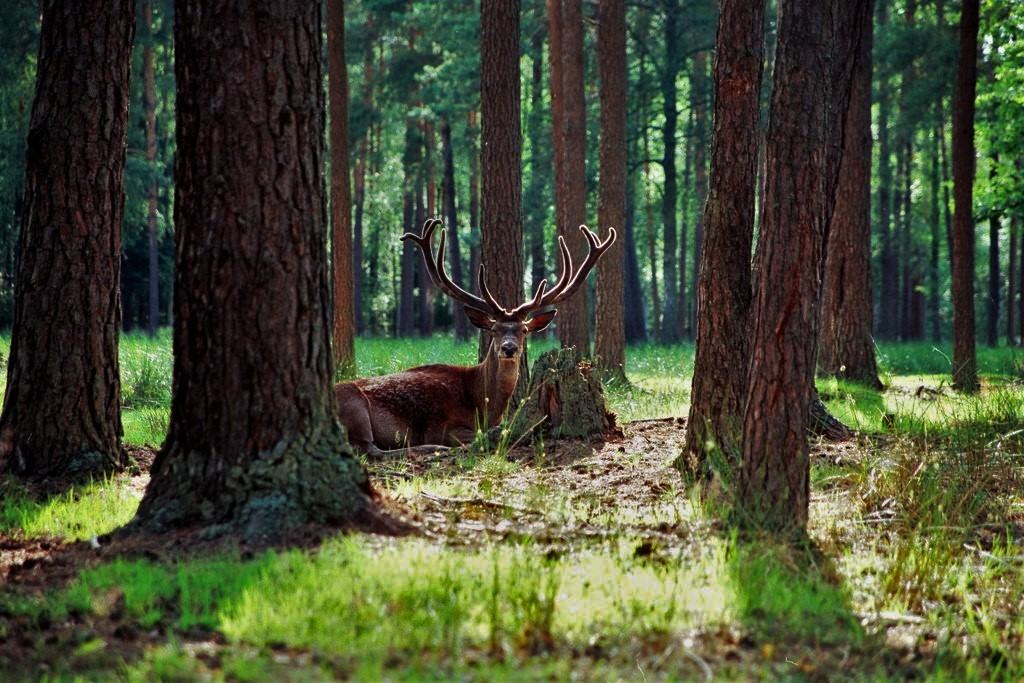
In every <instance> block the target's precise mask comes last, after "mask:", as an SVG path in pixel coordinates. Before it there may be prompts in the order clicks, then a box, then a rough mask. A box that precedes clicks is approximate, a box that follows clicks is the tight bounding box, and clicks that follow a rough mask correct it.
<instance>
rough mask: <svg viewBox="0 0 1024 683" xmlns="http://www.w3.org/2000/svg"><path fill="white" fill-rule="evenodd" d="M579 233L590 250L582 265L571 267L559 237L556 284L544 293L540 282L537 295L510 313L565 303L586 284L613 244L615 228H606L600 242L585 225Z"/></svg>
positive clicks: (570, 260) (564, 244)
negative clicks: (606, 235) (558, 264)
mask: <svg viewBox="0 0 1024 683" xmlns="http://www.w3.org/2000/svg"><path fill="white" fill-rule="evenodd" d="M580 232H582V233H583V236H584V237H586V238H587V244H588V245H589V247H590V249H589V251H588V252H587V258H586V259H584V261H583V265H581V266H580V267H579V268H578V269H576V268H574V267H573V263H572V254H571V253H570V252H569V247H568V245H566V243H565V238H564V237H561V236H559V238H558V251H559V253H560V254H561V263H562V265H561V269H560V272H559V274H558V282H556V283H555V286H554V287H552V288H551V289H550V290H548V291H545V289H546V287H547V280H541V283H540V285H539V286H538V287H537V293H536V295H535V296H534V297H533V300H531V301H529V302H527V303H524V304H522V305H521V306H519V307H518V308H516V309H515V310H514V311H512V313H520V312H522V311H524V310H527V311H532V310H535V309H538V308H544V307H545V306H553V305H554V304H557V303H558V302H560V301H565V300H566V299H568V298H569V297H570V296H572V295H573V294H575V293H576V290H578V289H579V288H580V286H581V285H582V284H583V283H584V282H586V280H587V275H589V274H590V271H591V270H593V268H594V265H596V264H597V262H598V260H599V259H600V258H601V257H602V256H603V255H604V252H606V251H608V248H609V247H610V246H611V245H612V244H613V243H614V242H615V237H616V234H617V233H616V232H615V228H608V237H606V238H605V239H604V241H601V240H599V239H598V238H597V235H595V234H594V233H593V232H591V231H590V229H589V228H587V226H585V225H581V226H580Z"/></svg>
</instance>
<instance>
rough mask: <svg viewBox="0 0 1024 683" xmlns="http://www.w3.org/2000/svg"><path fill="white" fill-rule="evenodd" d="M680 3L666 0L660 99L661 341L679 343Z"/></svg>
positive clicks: (681, 267)
mask: <svg viewBox="0 0 1024 683" xmlns="http://www.w3.org/2000/svg"><path fill="white" fill-rule="evenodd" d="M679 52H680V49H679V0H665V60H664V63H663V64H662V69H661V98H662V103H663V111H662V114H663V115H664V123H663V124H662V137H663V138H664V140H663V143H662V148H663V150H664V154H663V156H662V162H661V166H662V171H663V172H664V174H665V179H664V182H663V184H662V190H661V223H662V226H663V227H664V235H663V239H664V248H665V251H664V258H663V267H662V283H663V286H664V289H665V296H664V307H665V308H664V313H663V315H662V318H661V341H662V343H670V342H674V341H678V340H679V316H680V315H682V314H681V312H680V311H679V296H678V289H677V287H676V283H677V280H678V279H679V278H678V275H677V270H676V269H677V266H678V268H679V269H684V270H685V268H686V260H685V259H682V260H681V262H680V263H678V264H677V263H676V249H677V245H676V199H677V194H678V189H677V186H676V126H677V122H678V120H679V110H678V104H677V102H676V75H677V74H678V73H679V63H680V61H681V60H680V55H679Z"/></svg>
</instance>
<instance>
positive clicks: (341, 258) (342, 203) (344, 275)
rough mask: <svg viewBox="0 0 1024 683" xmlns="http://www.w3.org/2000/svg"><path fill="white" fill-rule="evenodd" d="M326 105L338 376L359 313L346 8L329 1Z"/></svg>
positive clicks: (352, 357) (349, 353)
mask: <svg viewBox="0 0 1024 683" xmlns="http://www.w3.org/2000/svg"><path fill="white" fill-rule="evenodd" d="M327 71H328V76H329V77H330V88H328V90H329V96H328V103H329V106H330V113H331V130H330V143H331V269H332V272H333V275H334V308H333V330H332V334H331V343H332V345H333V347H332V348H333V351H334V362H335V364H336V365H335V372H336V373H337V375H338V376H340V377H354V376H355V372H356V346H355V338H356V309H355V296H354V294H355V292H354V290H355V287H354V285H353V279H354V276H353V273H352V267H353V261H352V197H351V195H350V193H349V184H348V183H349V180H348V66H347V65H346V64H345V3H344V0H327Z"/></svg>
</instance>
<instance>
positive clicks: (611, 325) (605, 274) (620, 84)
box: [594, 0, 627, 380]
mask: <svg viewBox="0 0 1024 683" xmlns="http://www.w3.org/2000/svg"><path fill="white" fill-rule="evenodd" d="M597 31H598V36H597V42H598V45H599V46H600V49H599V51H598V69H599V71H600V76H601V93H600V97H601V144H600V157H601V175H600V183H601V186H600V200H599V203H598V210H597V213H598V226H599V227H600V228H601V229H602V230H604V229H607V228H609V227H615V228H617V229H619V230H622V229H623V226H624V224H625V222H626V84H627V75H626V3H625V0H601V3H600V5H599V6H598V16H597ZM625 251H626V245H625V240H616V241H615V243H614V244H613V245H612V246H611V248H610V249H609V250H608V253H607V254H605V255H604V257H603V258H602V260H601V263H600V265H599V266H598V271H597V301H596V305H595V306H594V311H595V314H594V315H595V320H596V321H595V330H596V331H595V335H594V356H595V357H596V358H597V362H598V365H599V366H600V367H601V369H602V370H603V371H604V372H605V373H608V375H609V376H610V377H614V378H616V379H620V380H625V378H626V370H625V368H626V330H625V317H626V316H625V310H624V308H623V306H624V296H623V294H624V291H623V290H624V289H625V284H626V283H625V272H624V271H625V267H626V262H625Z"/></svg>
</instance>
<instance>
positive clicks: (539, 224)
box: [523, 29, 551, 287]
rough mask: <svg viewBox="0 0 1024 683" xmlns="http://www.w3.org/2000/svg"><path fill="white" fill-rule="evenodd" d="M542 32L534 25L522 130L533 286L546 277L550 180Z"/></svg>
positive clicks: (531, 281) (525, 200)
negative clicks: (527, 106)
mask: <svg viewBox="0 0 1024 683" xmlns="http://www.w3.org/2000/svg"><path fill="white" fill-rule="evenodd" d="M544 36H545V32H544V31H542V30H539V29H535V31H534V34H533V39H532V50H533V54H532V56H531V72H530V112H529V114H528V115H527V117H526V130H527V135H529V138H530V184H529V187H528V189H527V191H526V196H525V197H524V198H523V199H524V203H525V204H526V207H525V214H526V219H527V222H528V226H529V227H528V233H529V238H530V244H529V249H530V283H531V286H533V287H536V286H537V284H538V283H539V282H540V281H541V280H543V279H545V278H547V277H548V274H547V266H546V264H545V259H544V223H545V221H546V220H547V210H548V206H549V205H550V203H549V197H548V193H547V187H548V186H549V185H550V180H551V174H550V170H551V152H550V150H551V145H550V144H548V142H546V140H545V135H544Z"/></svg>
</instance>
